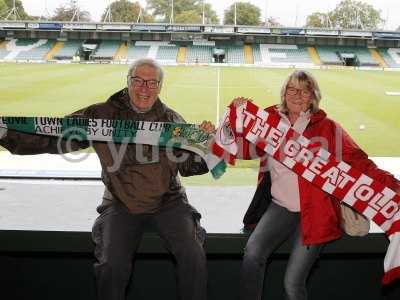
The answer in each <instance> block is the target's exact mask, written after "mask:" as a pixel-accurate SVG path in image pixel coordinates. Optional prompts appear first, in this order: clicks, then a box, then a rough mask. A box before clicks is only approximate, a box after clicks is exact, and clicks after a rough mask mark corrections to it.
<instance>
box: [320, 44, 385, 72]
mask: <svg viewBox="0 0 400 300" xmlns="http://www.w3.org/2000/svg"><path fill="white" fill-rule="evenodd" d="M316 49H317V51H318V54H319V57H320V59H321V62H322V63H323V64H327V65H344V64H345V63H344V61H343V60H342V58H341V57H342V56H344V55H346V54H347V55H354V56H355V58H356V62H355V65H359V66H372V67H378V66H379V62H377V61H376V60H375V59H374V58H373V57H372V55H371V53H370V52H369V50H368V48H366V47H351V46H317V47H316Z"/></svg>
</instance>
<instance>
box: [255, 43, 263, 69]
mask: <svg viewBox="0 0 400 300" xmlns="http://www.w3.org/2000/svg"><path fill="white" fill-rule="evenodd" d="M253 56H254V63H255V64H261V63H262V58H261V50H260V45H259V44H254V45H253Z"/></svg>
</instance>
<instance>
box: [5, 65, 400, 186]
mask: <svg viewBox="0 0 400 300" xmlns="http://www.w3.org/2000/svg"><path fill="white" fill-rule="evenodd" d="M127 69H128V67H127V66H126V65H104V64H103V65H101V64H93V65H82V64H77V65H75V64H72V65H61V64H45V65H41V64H0V115H2V116H63V115H65V114H68V113H71V112H74V111H76V110H78V109H80V108H82V107H85V106H87V105H90V104H93V103H97V102H102V101H105V100H106V99H107V98H108V97H109V96H110V95H111V94H113V93H114V92H115V91H117V90H119V89H121V88H123V87H124V86H125V85H126V72H127ZM164 70H165V80H164V86H163V88H162V92H161V96H160V97H161V99H162V100H163V101H164V102H165V103H166V104H167V105H169V106H170V107H172V108H173V109H175V110H177V111H178V112H179V113H180V114H182V115H183V116H184V117H185V119H186V120H187V121H188V122H191V123H200V122H201V121H202V120H211V121H213V122H214V123H216V120H217V119H218V117H220V116H222V115H223V114H224V111H225V108H226V106H227V105H228V104H229V103H230V101H231V100H232V98H234V97H237V96H245V97H251V98H253V100H254V102H255V103H256V104H257V105H258V106H260V107H266V106H268V105H272V104H275V103H278V102H279V98H280V88H281V86H282V84H283V82H284V80H285V79H286V77H287V76H288V74H290V73H291V72H292V71H293V70H292V69H264V68H248V67H241V68H238V67H214V66H190V67H189V66H166V67H164ZM311 73H313V74H314V75H315V77H316V78H317V80H318V81H319V84H320V88H321V91H322V101H321V108H323V109H324V110H325V111H326V112H327V114H328V116H329V117H331V118H332V119H334V120H336V121H337V122H339V123H340V124H341V125H342V126H343V127H344V128H345V130H346V131H347V132H349V134H350V135H351V136H352V137H353V138H354V140H355V141H356V142H357V143H358V144H359V145H360V146H361V147H362V148H363V149H364V150H365V151H366V152H367V153H368V154H369V155H370V156H392V157H400V136H399V132H400V120H399V119H400V118H399V114H400V96H387V95H386V92H388V91H389V92H398V91H400V72H383V71H357V70H350V69H346V70H343V69H341V70H332V69H330V70H311ZM360 126H361V127H360ZM360 128H361V129H360ZM237 166H238V167H240V168H239V169H238V168H234V169H231V170H230V171H229V172H227V174H226V175H224V176H223V177H222V178H221V179H220V180H219V181H218V184H219V185H243V184H245V185H248V184H255V182H256V176H257V167H258V162H257V161H251V162H243V161H239V162H238V164H237ZM183 181H184V183H186V184H191V185H212V184H214V183H213V180H212V179H211V176H209V175H203V176H195V177H191V178H188V179H184V180H183Z"/></svg>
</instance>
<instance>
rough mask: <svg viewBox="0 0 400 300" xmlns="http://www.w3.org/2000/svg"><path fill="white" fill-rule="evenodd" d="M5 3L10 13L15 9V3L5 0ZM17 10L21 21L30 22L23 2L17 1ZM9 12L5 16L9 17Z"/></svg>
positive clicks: (11, 0)
mask: <svg viewBox="0 0 400 300" xmlns="http://www.w3.org/2000/svg"><path fill="white" fill-rule="evenodd" d="M4 3H5V4H6V6H7V8H8V12H9V11H10V9H12V8H13V6H14V1H13V0H4ZM15 8H16V9H17V12H18V16H19V18H20V19H21V20H29V16H28V14H27V13H26V12H25V9H24V6H23V5H22V2H21V0H16V1H15ZM8 12H7V13H6V15H5V16H7V14H8Z"/></svg>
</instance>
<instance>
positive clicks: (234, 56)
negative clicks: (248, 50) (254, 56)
mask: <svg viewBox="0 0 400 300" xmlns="http://www.w3.org/2000/svg"><path fill="white" fill-rule="evenodd" d="M224 49H225V62H226V63H229V64H244V51H243V46H227V47H224Z"/></svg>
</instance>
